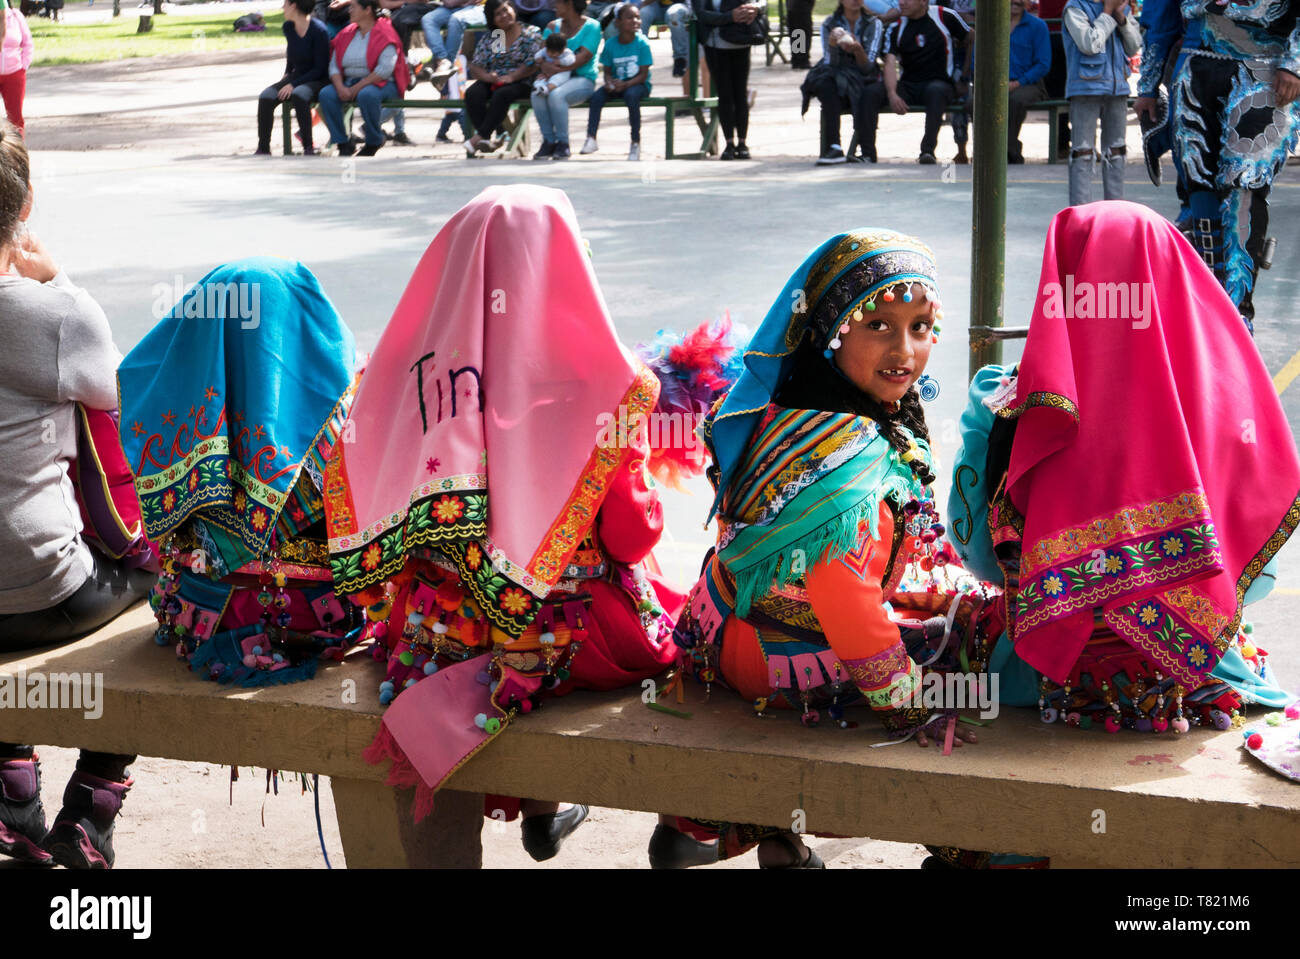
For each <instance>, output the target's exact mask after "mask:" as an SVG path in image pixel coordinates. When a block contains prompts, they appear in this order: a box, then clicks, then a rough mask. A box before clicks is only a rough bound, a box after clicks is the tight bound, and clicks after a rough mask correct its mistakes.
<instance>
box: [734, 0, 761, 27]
mask: <svg viewBox="0 0 1300 959" xmlns="http://www.w3.org/2000/svg"><path fill="white" fill-rule="evenodd" d="M756 16H758V11H757V10H756V9H755V8H753V7H751V6H749V5H748V4H745V5H744V6H740V7H736V9H734V10H732V11H731V19H732V20H733V21H735V22H736V23H753V22H754V17H756Z"/></svg>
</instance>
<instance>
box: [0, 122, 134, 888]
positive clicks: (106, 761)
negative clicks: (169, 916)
mask: <svg viewBox="0 0 1300 959" xmlns="http://www.w3.org/2000/svg"><path fill="white" fill-rule="evenodd" d="M31 209H32V187H31V176H30V166H29V160H28V155H27V149H26V147H24V146H23V141H22V138H21V137H19V136H18V131H17V130H16V129H14V127H13V126H11V125H9V124H8V123H4V122H3V121H0V238H2V239H0V336H3V338H4V342H5V344H6V348H5V350H4V352H3V353H0V461H3V463H4V469H3V470H0V516H4V517H5V520H6V521H5V522H3V523H0V551H3V555H4V558H5V562H4V564H3V566H0V654H9V653H12V652H15V651H17V650H23V649H30V648H32V647H35V646H42V645H46V644H52V643H67V642H71V641H73V640H76V639H80V638H81V637H83V636H86V635H88V634H89V633H92V632H94V631H95V630H97V629H99V628H100V627H101V626H103V625H105V624H106V623H109V622H111V621H112V620H114V619H116V618H117V617H118V616H119V615H121V614H122V613H124V612H126V610H127V609H129V608H130V607H131V606H133V605H135V604H136V603H137V602H139V601H140V600H141V599H143V598H144V597H145V596H146V595H147V594H148V592H149V589H150V588H151V586H152V584H153V576H151V575H150V574H148V573H146V572H144V571H143V570H142V569H138V568H131V565H130V561H127V560H118V559H112V558H110V557H109V556H108V555H107V554H106V553H104V552H100V551H99V550H97V549H95V548H94V547H93V546H92V545H91V543H90V542H89V541H88V540H87V538H86V536H85V535H83V531H85V524H84V522H83V519H82V511H81V508H80V506H79V505H78V500H77V493H76V490H75V487H74V479H73V477H74V476H75V475H76V474H77V472H78V471H77V467H76V464H77V462H78V461H79V456H78V437H79V429H80V424H79V420H81V416H80V415H79V413H78V404H79V403H80V404H84V406H85V407H86V408H87V409H88V410H115V409H116V408H117V379H116V377H115V376H114V371H115V370H116V369H117V365H118V363H119V362H120V361H121V359H122V356H121V354H120V353H118V351H117V348H116V347H115V346H114V345H113V333H112V331H111V330H110V329H109V326H108V318H107V317H105V316H104V311H103V310H102V309H100V307H99V304H97V303H96V302H95V301H94V299H92V298H91V296H90V295H89V294H88V293H87V292H86V291H85V290H83V289H81V288H80V287H78V286H75V285H74V284H73V283H72V281H71V280H69V279H68V276H67V274H66V273H64V272H62V271H61V270H60V269H59V268H58V267H57V266H56V265H55V263H54V261H53V259H52V258H51V256H50V254H49V252H48V251H47V250H46V249H45V247H44V245H43V244H41V242H40V241H39V240H37V239H36V237H35V236H34V235H32V234H31V233H25V232H24V233H22V234H21V236H20V227H22V225H23V223H24V222H25V221H26V220H27V218H28V216H29V215H30V213H31ZM99 415H101V416H102V415H103V414H99ZM88 418H89V414H88V416H87V421H88ZM110 435H111V431H110ZM112 440H113V444H112V445H113V447H114V448H115V449H116V451H117V455H118V456H119V457H120V456H122V454H121V452H120V447H118V446H117V442H116V437H112ZM84 459H89V457H84ZM122 466H123V468H125V460H123V462H122ZM128 472H129V471H128ZM99 478H100V479H101V480H102V481H107V476H106V475H104V476H101V477H99ZM114 518H117V517H114ZM135 519H136V522H137V524H138V519H139V517H138V514H137V516H136V517H135ZM145 548H146V549H147V547H145ZM134 761H135V757H134V756H120V755H112V754H107V753H92V752H89V751H87V750H82V752H81V756H80V758H79V759H78V761H77V769H76V771H75V772H74V773H73V774H72V778H71V780H69V782H68V787H67V789H66V791H65V792H64V805H63V809H62V810H61V811H60V812H59V814H58V816H56V817H55V820H54V826H53V829H52V830H50V831H49V832H48V833H47V830H46V825H45V809H44V807H43V806H42V805H41V774H40V763H39V762H38V760H37V756H36V754H35V752H34V751H33V748H32V746H31V745H27V744H23V743H3V742H0V855H3V856H11V857H13V858H15V859H21V860H25V861H28V862H37V863H45V864H49V863H51V862H57V863H60V864H62V865H64V866H68V867H81V868H90V867H92V866H96V867H98V868H108V867H111V866H112V865H113V846H112V838H113V821H114V819H115V818H116V816H117V814H118V812H119V810H120V809H121V808H122V800H123V799H124V797H125V796H126V793H127V790H128V789H130V787H131V782H132V781H131V779H130V778H129V777H128V776H127V770H126V767H127V766H128V765H130V764H131V763H132V762H134Z"/></svg>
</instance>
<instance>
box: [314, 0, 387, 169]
mask: <svg viewBox="0 0 1300 959" xmlns="http://www.w3.org/2000/svg"><path fill="white" fill-rule="evenodd" d="M333 50H334V52H333V56H332V57H331V58H330V66H329V77H330V85H329V86H327V87H325V88H324V89H323V90H321V93H320V112H321V117H322V118H323V119H324V120H325V126H327V127H328V128H329V131H330V144H331V145H333V144H337V145H338V148H339V156H351V155H352V154H353V153H356V154H357V155H358V156H374V155H375V154H376V153H378V152H379V148H380V147H382V146H383V145H384V131H383V128H382V127H381V126H380V114H381V113H382V110H383V108H382V107H381V106H380V104H381V103H382V102H383V101H384V100H385V99H387V98H390V97H394V98H400V97H401V96H402V94H403V93H404V92H405V91H406V81H407V70H406V57H404V56H403V55H402V45H401V41H399V40H398V39H397V32H396V31H395V30H394V29H393V25H392V24H391V23H389V22H388V20H386V19H384V18H383V17H380V16H379V0H352V23H351V24H349V25H348V26H347V27H345V28H344V29H343V30H341V31H340V32H339V35H338V36H337V37H335V38H334V44H333ZM353 102H355V103H356V105H357V107H358V108H359V109H360V110H361V118H362V121H363V123H362V132H363V133H364V134H365V141H366V142H365V146H363V147H362V148H361V149H360V150H359V151H358V150H357V149H356V147H355V146H354V145H353V143H352V142H351V140H350V138H349V137H348V132H347V130H346V129H345V128H344V126H343V104H345V103H353Z"/></svg>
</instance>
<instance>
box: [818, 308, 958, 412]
mask: <svg viewBox="0 0 1300 959" xmlns="http://www.w3.org/2000/svg"><path fill="white" fill-rule="evenodd" d="M893 291H894V300H893V302H892V303H886V302H885V301H884V300H883V299H881V298H880V297H876V308H875V309H874V310H872V311H868V310H866V309H863V311H862V321H861V322H860V323H859V322H857V321H855V320H851V319H850V320H847V321H846V322H847V323H848V325H849V332H848V333H842V334H837V335H839V337H840V342H841V346H840V348H839V349H838V350H836V351H835V356H834V359H833V360H832V361H831V362H833V363H834V364H835V365H836V366H838V367H839V369H840V372H842V373H843V374H844V375H845V376H846V377H848V379H849V381H850V382H851V383H852V384H853V385H854V386H856V387H857V388H858V389H860V390H861V391H862V392H864V393H866V394H867V395H869V396H871V397H874V398H875V399H876V400H879V401H880V402H881V403H895V402H897V401H898V400H901V399H902V398H903V396H904V395H905V394H906V393H907V390H908V387H910V386H911V385H912V384H913V383H915V382H916V381H917V380H919V379H920V378H921V374H922V373H924V372H925V365H926V363H928V362H929V361H930V348H931V346H932V345H933V343H932V341H931V335H932V328H933V326H934V304H933V303H931V302H930V301H929V300H926V299H924V298H923V297H922V296H921V294H922V288H921V287H920V286H918V285H914V286H913V287H912V302H911V303H904V302H903V295H902V291H901V289H900V287H893Z"/></svg>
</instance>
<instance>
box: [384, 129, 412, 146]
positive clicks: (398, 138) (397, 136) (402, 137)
mask: <svg viewBox="0 0 1300 959" xmlns="http://www.w3.org/2000/svg"><path fill="white" fill-rule="evenodd" d="M389 139H391V140H392V141H393V142H394V143H396V144H398V145H400V146H404V147H413V146H415V141H414V140H412V139H411V138H410V137H408V136H407V135H406V131H405V130H402V131H401V132H400V133H394V134H393V135H392V136H391V137H389Z"/></svg>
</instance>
